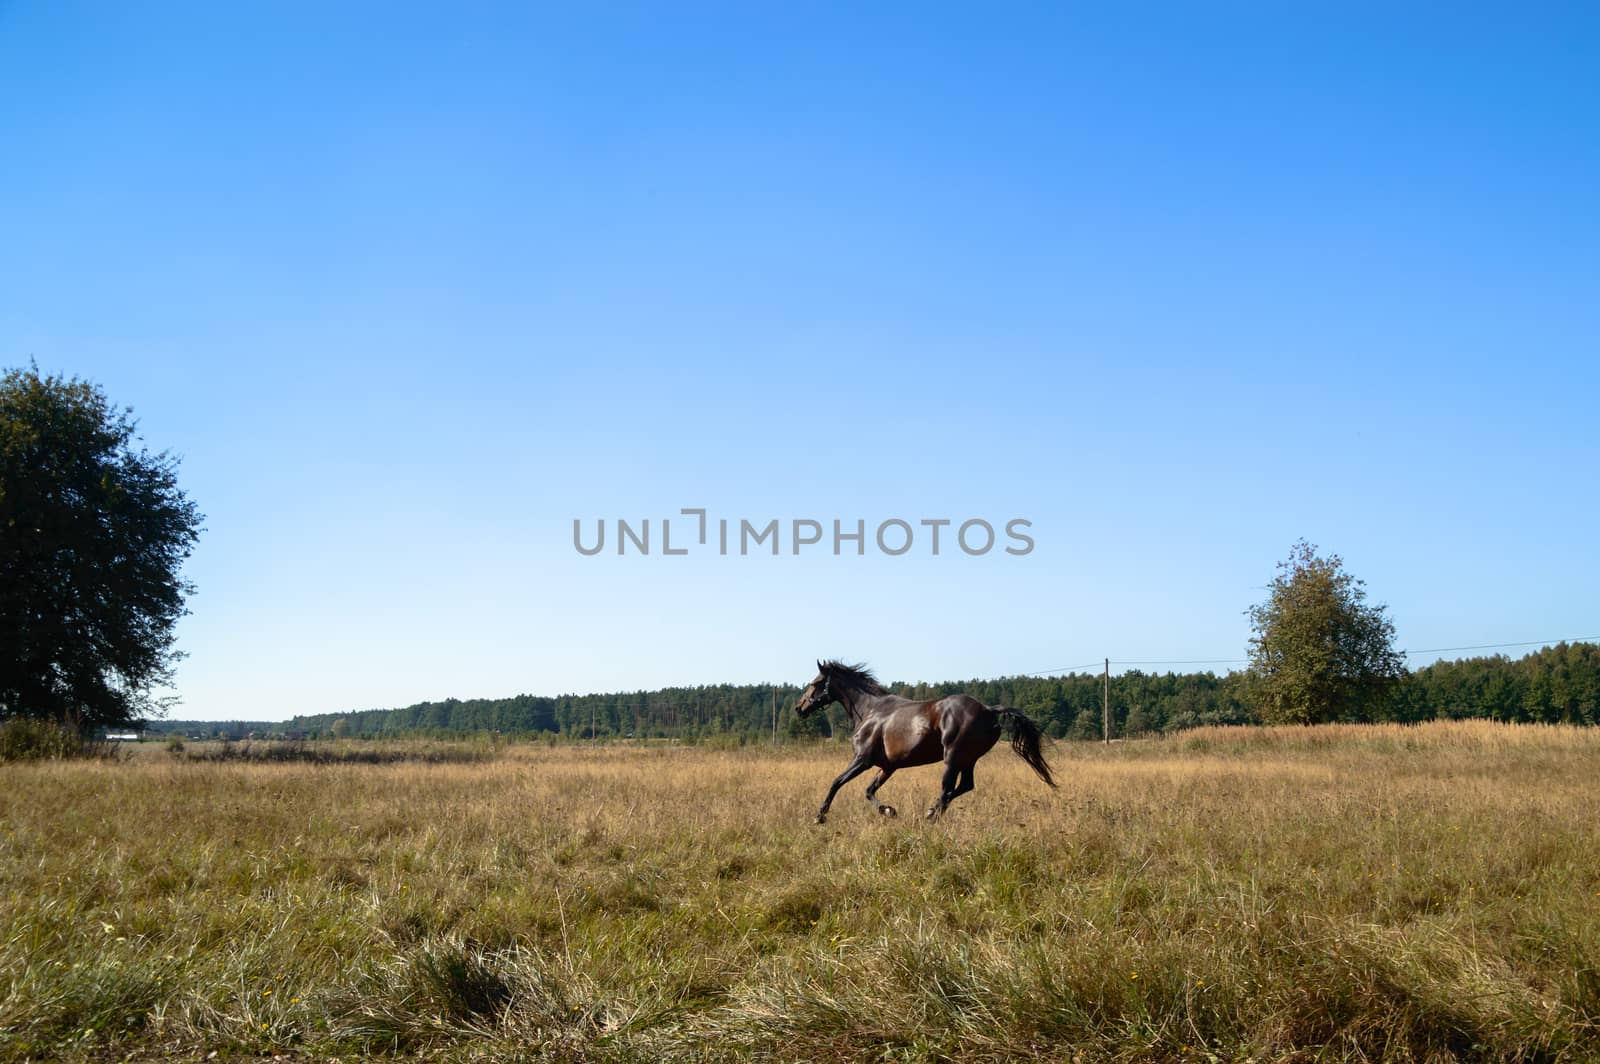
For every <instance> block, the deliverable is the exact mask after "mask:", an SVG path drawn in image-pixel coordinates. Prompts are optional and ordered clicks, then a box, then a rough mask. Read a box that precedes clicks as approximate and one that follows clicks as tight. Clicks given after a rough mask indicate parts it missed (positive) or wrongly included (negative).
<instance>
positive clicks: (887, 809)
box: [878, 805, 900, 816]
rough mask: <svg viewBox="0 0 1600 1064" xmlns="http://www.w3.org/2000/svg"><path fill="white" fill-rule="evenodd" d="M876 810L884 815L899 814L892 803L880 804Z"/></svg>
mask: <svg viewBox="0 0 1600 1064" xmlns="http://www.w3.org/2000/svg"><path fill="white" fill-rule="evenodd" d="M878 812H880V813H882V814H883V815H884V816H899V815H900V814H899V813H898V812H897V811H896V810H895V807H894V806H892V805H880V806H878Z"/></svg>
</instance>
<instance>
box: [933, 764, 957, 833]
mask: <svg viewBox="0 0 1600 1064" xmlns="http://www.w3.org/2000/svg"><path fill="white" fill-rule="evenodd" d="M960 778H961V769H959V768H957V767H956V766H955V765H951V764H946V765H945V767H944V779H943V780H941V781H940V782H939V798H938V800H937V801H935V802H934V803H933V805H931V806H929V807H928V819H929V820H937V819H939V814H941V813H943V812H944V811H945V807H946V806H948V805H949V804H950V803H951V802H952V801H954V800H955V797H956V795H958V794H960V793H962V792H961V791H958V790H957V789H956V787H957V786H958V781H959V780H960Z"/></svg>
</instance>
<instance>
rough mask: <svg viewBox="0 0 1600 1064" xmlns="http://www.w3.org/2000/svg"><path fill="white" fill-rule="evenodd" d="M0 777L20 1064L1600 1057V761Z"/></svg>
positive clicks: (1465, 740) (656, 759)
mask: <svg viewBox="0 0 1600 1064" xmlns="http://www.w3.org/2000/svg"><path fill="white" fill-rule="evenodd" d="M1050 754H1051V757H1052V760H1053V761H1054V762H1055V764H1056V766H1057V768H1058V778H1059V779H1060V780H1061V783H1062V786H1061V789H1060V790H1059V791H1056V792H1052V791H1049V790H1047V789H1046V788H1044V787H1043V786H1042V785H1041V784H1039V782H1038V781H1037V780H1036V779H1034V778H1033V776H1032V774H1031V773H1030V772H1029V771H1028V770H1027V768H1026V767H1025V766H1024V765H1023V764H1022V762H1021V761H1020V760H1018V759H1016V758H1014V757H1012V756H1011V755H1010V754H1009V753H1008V752H1006V751H1004V750H999V751H996V753H994V754H993V755H991V756H990V757H988V758H986V759H985V760H984V761H983V762H982V763H981V764H980V766H979V769H978V790H977V791H976V792H975V793H974V794H972V795H969V796H967V797H964V798H962V799H960V800H959V801H958V802H956V803H955V805H953V806H952V808H951V811H950V813H949V814H948V816H947V817H946V819H944V820H943V821H941V822H937V823H932V824H930V823H927V822H925V821H923V820H922V819H921V818H920V817H916V816H913V815H911V814H913V813H914V812H915V811H916V810H918V809H920V808H923V807H926V806H927V805H928V804H929V803H930V802H931V801H932V799H933V797H934V789H935V787H936V786H937V781H938V771H937V769H933V768H928V769H921V770H914V771H909V772H905V773H901V774H899V775H897V776H896V777H895V778H894V779H893V780H892V781H891V782H890V783H889V784H888V785H887V786H886V787H885V788H884V790H883V792H882V794H881V796H882V797H883V798H885V799H887V800H888V801H890V802H892V803H894V804H895V805H897V806H898V807H899V808H900V809H901V811H902V813H903V814H905V815H903V816H902V817H901V818H900V819H898V820H884V819H880V818H878V817H876V816H875V814H873V813H872V812H871V810H870V808H869V807H868V805H867V803H866V802H864V801H862V800H861V799H860V792H861V789H862V787H863V785H864V783H862V782H858V783H855V784H852V785H851V787H850V788H849V789H847V790H846V791H844V792H842V793H841V796H840V798H839V800H838V801H837V802H836V803H835V806H834V813H833V816H832V817H831V818H830V821H829V823H828V824H827V825H826V826H825V827H818V826H816V825H814V824H812V823H811V822H810V818H811V815H812V813H813V812H814V810H815V807H816V805H817V803H818V802H819V801H820V799H821V796H822V794H823V792H824V790H825V788H826V785H827V783H828V781H829V780H831V778H832V777H833V775H834V774H835V773H837V771H838V770H839V769H840V768H841V767H842V765H843V762H844V760H845V755H844V751H843V748H842V747H841V746H835V745H829V744H823V745H820V746H816V747H803V748H785V749H781V750H778V751H771V750H756V749H747V750H742V751H722V752H718V751H708V750H703V749H694V748H676V747H650V748H641V747H629V746H620V745H619V746H601V747H596V748H583V747H548V746H512V747H508V748H506V749H503V750H500V751H498V752H496V753H495V755H494V756H493V758H492V759H490V760H486V761H482V762H478V763H466V764H416V763H400V764H378V765H363V764H326V765H312V764H302V763H290V762H286V763H265V764H258V763H242V762H204V761H190V760H180V759H177V758H173V757H169V756H167V755H165V754H163V753H162V752H161V751H159V750H153V749H145V750H141V751H140V756H138V757H136V758H135V759H134V760H132V761H131V762H125V763H101V762H88V763H68V762H61V763H44V764H28V765H13V766H8V767H6V768H4V769H3V770H0V784H3V786H0V824H3V828H0V897H3V899H4V913H5V919H4V923H3V925H0V927H3V930H0V936H3V940H0V1057H4V1058H6V1059H13V1060H21V1059H27V1058H37V1057H42V1056H57V1057H67V1058H72V1057H83V1058H101V1057H111V1056H119V1057H120V1056H122V1055H124V1054H129V1053H132V1054H135V1055H145V1056H158V1055H167V1054H173V1055H182V1056H191V1057H203V1056H205V1055H206V1054H208V1053H209V1052H211V1051H213V1050H217V1051H220V1052H222V1053H225V1054H234V1055H272V1054H284V1053H316V1054H357V1053H361V1054H391V1055H401V1056H423V1055H427V1056H430V1057H433V1056H439V1057H444V1058H454V1059H480V1058H491V1057H494V1058H498V1057H505V1056H518V1055H521V1056H539V1055H545V1056H549V1057H553V1058H557V1059H617V1060H625V1059H626V1060H631V1059H651V1060H655V1059H661V1058H663V1057H668V1058H682V1059H716V1058H727V1059H734V1058H741V1059H743V1058H755V1059H774V1060H801V1059H807V1060H827V1059H864V1058H865V1059H895V1060H923V1059H926V1060H934V1059H944V1058H947V1057H960V1058H962V1059H968V1060H974V1059H975V1060H985V1059H1019V1058H1035V1059H1041V1060H1046V1059H1048V1060H1056V1059H1067V1058H1072V1057H1077V1058H1079V1059H1084V1060H1114V1059H1124V1060H1142V1059H1167V1060H1179V1059H1193V1060H1207V1059H1225V1060H1232V1059H1244V1058H1252V1057H1253V1058H1255V1059H1354V1060H1362V1059H1371V1060H1379V1059H1394V1060H1426V1059H1456V1058H1480V1059H1528V1060H1534V1059H1539V1060H1583V1059H1594V1058H1596V1057H1600V861H1597V859H1596V857H1595V855H1596V854H1597V853H1600V812H1597V810H1596V803H1595V801H1594V797H1595V785H1596V784H1595V781H1596V779H1597V778H1600V777H1597V770H1600V732H1594V731H1578V730H1573V729H1565V728H1531V727H1511V726H1503V725H1494V724H1489V723H1482V722H1473V723H1451V724H1434V725H1428V726H1424V727H1416V728H1406V727H1398V726H1374V727H1356V726H1351V727H1338V728H1318V729H1270V730H1266V729H1208V730H1204V731H1199V732H1191V733H1187V734H1185V735H1183V736H1181V737H1178V738H1175V739H1169V740H1160V741H1152V742H1144V743H1122V744H1113V745H1112V746H1110V747H1103V746H1099V745H1093V746H1090V745H1058V746H1056V747H1054V748H1053V749H1052V750H1051V751H1050Z"/></svg>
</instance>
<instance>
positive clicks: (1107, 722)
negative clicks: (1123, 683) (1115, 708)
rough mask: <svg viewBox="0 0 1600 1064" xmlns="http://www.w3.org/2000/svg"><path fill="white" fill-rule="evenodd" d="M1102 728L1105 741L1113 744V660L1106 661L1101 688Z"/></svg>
mask: <svg viewBox="0 0 1600 1064" xmlns="http://www.w3.org/2000/svg"><path fill="white" fill-rule="evenodd" d="M1100 726H1101V728H1103V729H1104V730H1105V741H1106V742H1107V743H1109V742H1111V659H1110V658H1107V659H1106V671H1105V676H1104V680H1103V683H1102V685H1101V688H1100Z"/></svg>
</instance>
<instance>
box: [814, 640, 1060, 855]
mask: <svg viewBox="0 0 1600 1064" xmlns="http://www.w3.org/2000/svg"><path fill="white" fill-rule="evenodd" d="M834 702H839V703H841V704H842V705H843V706H844V708H845V711H846V712H848V713H849V714H850V720H851V723H853V724H854V725H855V729H856V730H855V735H854V736H853V738H852V740H851V741H852V743H853V744H854V746H855V757H854V758H853V759H852V760H851V762H850V764H849V766H848V767H846V768H845V770H844V771H843V772H841V773H839V778H838V779H836V780H834V781H833V786H832V787H829V788H828V796H827V797H826V798H824V799H823V800H822V808H821V809H818V810H817V823H819V824H825V823H827V820H828V807H829V806H831V805H832V804H833V796H834V795H836V794H838V793H839V788H840V787H843V786H844V785H845V784H846V783H849V782H850V781H851V780H853V779H855V778H856V777H857V776H859V775H861V774H862V773H863V772H865V771H867V769H869V768H876V769H877V770H878V775H877V778H875V779H874V780H873V781H872V782H871V783H869V784H868V785H867V801H869V802H871V803H872V806H873V808H874V809H876V810H877V811H878V812H879V813H880V814H882V815H883V816H896V815H898V814H897V813H896V811H895V808H894V806H892V805H888V804H886V803H884V802H880V801H878V788H879V787H882V786H883V785H884V783H886V782H888V779H889V777H890V776H892V775H894V774H895V772H896V770H898V769H902V768H911V767H912V766H914V765H931V764H933V763H934V762H936V761H943V762H944V781H943V783H942V784H941V785H940V788H939V799H938V801H936V802H934V803H933V805H932V806H931V807H930V808H929V809H928V819H929V820H936V819H938V818H939V816H940V815H942V814H943V813H944V811H945V809H947V808H948V807H949V805H950V803H951V802H953V801H955V800H956V799H957V798H959V797H961V796H962V795H963V794H966V793H967V792H968V791H970V790H972V769H973V766H974V765H975V764H976V763H977V761H978V758H980V757H982V756H983V755H984V754H987V753H988V752H989V751H990V750H991V749H993V748H994V744H995V742H996V741H997V740H998V739H999V738H1000V733H1001V731H1002V730H1003V728H1006V727H1008V728H1009V729H1010V731H1011V749H1012V750H1013V751H1015V752H1016V754H1017V755H1018V756H1019V757H1021V758H1022V760H1024V761H1026V762H1027V763H1028V766H1029V767H1030V768H1032V769H1033V771H1034V773H1035V774H1037V775H1038V777H1039V778H1040V779H1042V780H1044V781H1045V783H1047V784H1049V785H1050V786H1051V787H1054V786H1055V785H1056V781H1055V780H1054V779H1053V778H1052V777H1051V775H1050V766H1049V764H1048V763H1046V761H1045V759H1044V754H1043V753H1042V752H1041V751H1040V749H1039V737H1040V734H1041V733H1040V731H1039V725H1037V724H1035V723H1034V722H1033V720H1032V719H1031V718H1029V717H1028V716H1027V715H1026V714H1023V713H1019V712H1017V711H1016V710H1014V709H1010V708H1008V707H1006V706H986V705H984V704H983V703H982V702H980V701H978V700H977V699H976V698H973V697H972V696H971V695H949V696H947V697H945V698H937V699H933V700H931V701H928V702H917V701H915V700H913V699H910V698H901V697H900V696H899V695H892V694H890V693H889V692H888V691H887V690H886V689H885V688H884V686H883V685H882V684H880V683H879V682H878V680H877V677H875V676H873V675H872V673H871V672H869V671H868V670H867V667H866V666H865V665H846V664H844V663H843V662H839V661H819V662H817V677H816V679H814V680H812V681H811V683H810V684H809V685H808V686H807V687H806V689H805V691H804V692H803V693H802V694H801V696H800V701H799V702H798V703H796V704H795V707H794V712H795V713H796V715H798V716H800V717H802V718H803V717H806V716H808V715H810V714H811V713H814V712H815V711H817V710H819V709H822V708H823V707H825V706H828V705H831V704H832V703H834Z"/></svg>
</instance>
